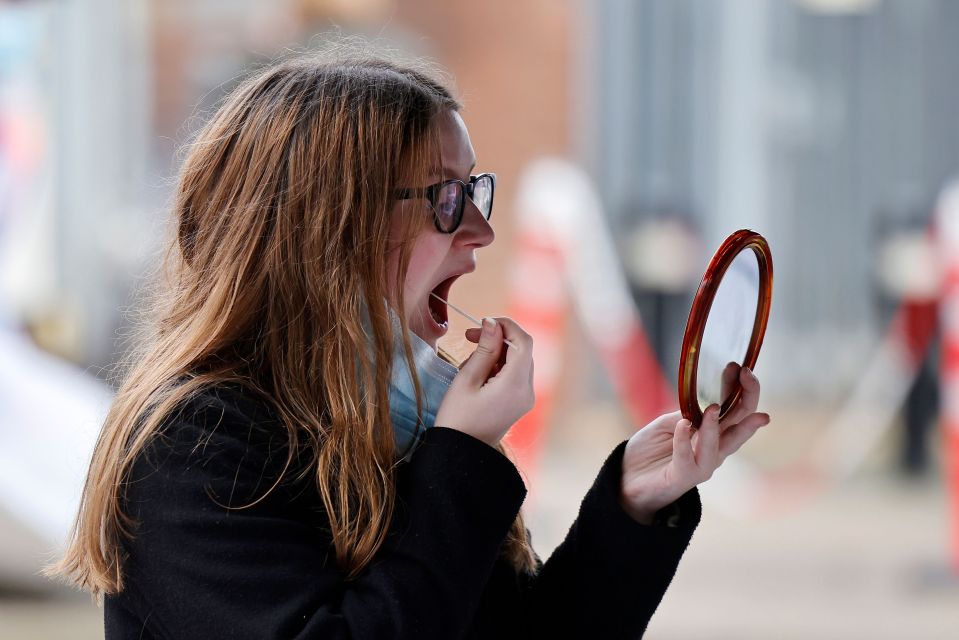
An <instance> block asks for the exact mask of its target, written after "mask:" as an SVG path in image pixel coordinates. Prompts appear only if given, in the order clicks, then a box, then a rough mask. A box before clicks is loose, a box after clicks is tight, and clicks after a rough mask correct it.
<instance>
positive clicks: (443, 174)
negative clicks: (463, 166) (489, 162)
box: [429, 160, 476, 180]
mask: <svg viewBox="0 0 959 640" xmlns="http://www.w3.org/2000/svg"><path fill="white" fill-rule="evenodd" d="M475 168H476V161H475V160H474V161H473V164H471V165H470V168H469V171H467V172H466V173H467V176H470V175H473V169H475ZM429 175H431V176H436V175H438V176H440V177H441V178H442V179H444V180H448V179H459V177H458V176H455V175H453V174H452V173H450V170H449V168H444V170H443V171H442V172H441V171H440V168H439V167H430V170H429Z"/></svg>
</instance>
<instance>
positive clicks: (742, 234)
mask: <svg viewBox="0 0 959 640" xmlns="http://www.w3.org/2000/svg"><path fill="white" fill-rule="evenodd" d="M742 251H753V252H755V254H756V259H757V261H758V262H759V300H758V301H757V304H756V319H755V321H754V323H753V332H752V337H751V338H750V340H749V347H748V349H747V350H746V357H745V358H744V359H743V362H742V363H741V365H742V366H746V367H749V368H750V369H753V368H754V367H755V366H756V360H757V358H759V350H760V349H761V348H762V345H763V337H764V336H765V335H766V324H767V323H768V322H769V309H770V306H771V305H772V295H773V258H772V254H771V253H770V251H769V243H768V242H766V239H765V238H764V237H763V236H761V235H760V234H758V233H756V232H755V231H750V230H749V229H741V230H739V231H737V232H735V233H733V234H732V235H730V236H729V237H728V238H726V240H725V241H724V242H723V244H722V245H721V246H720V247H719V249H718V250H717V251H716V254H715V255H714V256H713V259H712V260H711V261H710V262H709V266H708V267H707V268H706V273H705V274H704V275H703V280H702V282H701V283H700V284H699V290H698V291H697V292H696V297H695V298H694V299H693V305H692V307H691V308H690V310H689V319H688V320H687V322H686V334H685V336H684V337H683V352H682V355H681V356H680V359H679V407H680V410H681V411H682V413H683V417H684V418H686V419H687V420H689V421H690V422H692V423H693V426H694V427H698V426H699V424H700V423H701V422H702V420H703V412H702V409H701V408H700V406H699V399H698V396H697V393H696V371H697V369H698V367H699V351H700V349H699V348H700V344H701V343H702V341H703V332H704V331H705V330H706V319H707V318H708V317H709V310H710V308H711V307H712V304H713V298H715V297H716V291H717V290H718V289H719V283H720V282H721V281H722V279H723V276H724V275H725V273H726V269H728V268H729V265H730V264H732V262H733V260H734V259H735V258H736V256H738V255H739V254H740V252H742ZM742 391H743V390H742V385H741V384H740V383H739V380H738V378H737V380H736V386H735V389H734V390H733V392H732V393H731V394H730V395H729V397H728V398H726V400H725V401H724V402H723V405H722V407H721V409H720V414H719V417H720V420H722V419H723V418H725V417H726V415H727V414H728V413H729V411H730V410H731V409H732V408H733V407H735V406H736V403H737V402H739V398H740V397H741V396H742Z"/></svg>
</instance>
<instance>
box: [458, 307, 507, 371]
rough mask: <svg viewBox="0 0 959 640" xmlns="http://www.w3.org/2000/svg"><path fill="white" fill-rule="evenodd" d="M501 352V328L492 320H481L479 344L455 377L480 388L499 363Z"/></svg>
mask: <svg viewBox="0 0 959 640" xmlns="http://www.w3.org/2000/svg"><path fill="white" fill-rule="evenodd" d="M502 350H503V328H502V327H501V326H500V325H499V324H498V323H497V322H496V321H495V320H493V319H492V318H483V332H482V334H480V337H479V344H477V345H476V351H474V352H473V353H472V354H471V355H470V357H469V358H467V360H466V362H464V363H463V366H462V367H460V372H459V373H458V374H457V375H456V377H457V378H465V379H466V381H467V382H470V383H472V384H473V385H475V386H482V385H483V384H484V383H485V382H486V381H487V380H488V379H489V376H490V373H491V372H492V370H493V365H495V364H496V363H497V361H499V356H500V351H502Z"/></svg>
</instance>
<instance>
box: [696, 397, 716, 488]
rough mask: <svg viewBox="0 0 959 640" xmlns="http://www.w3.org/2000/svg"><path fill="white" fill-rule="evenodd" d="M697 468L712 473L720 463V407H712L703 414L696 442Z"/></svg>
mask: <svg viewBox="0 0 959 640" xmlns="http://www.w3.org/2000/svg"><path fill="white" fill-rule="evenodd" d="M696 445H697V447H696V466H698V467H699V468H700V470H702V471H704V472H706V473H712V471H713V469H715V468H716V466H717V465H718V463H719V405H718V404H713V405H710V406H709V408H708V409H706V412H705V413H704V414H703V422H702V424H701V425H699V437H698V438H697V440H696Z"/></svg>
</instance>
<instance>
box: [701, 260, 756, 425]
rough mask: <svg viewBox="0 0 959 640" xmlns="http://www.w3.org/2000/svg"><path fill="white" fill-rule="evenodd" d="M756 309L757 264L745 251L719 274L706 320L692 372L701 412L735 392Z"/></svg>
mask: <svg viewBox="0 0 959 640" xmlns="http://www.w3.org/2000/svg"><path fill="white" fill-rule="evenodd" d="M758 305H759V260H758V258H757V256H756V253H755V252H754V251H753V250H752V249H745V250H743V251H741V252H740V253H739V255H737V256H736V257H735V259H733V261H732V263H731V264H730V265H729V268H728V269H727V270H726V272H725V274H723V276H722V281H721V282H720V283H719V287H718V288H717V290H716V297H715V298H713V302H712V305H711V306H710V309H709V316H708V318H707V319H706V328H705V330H704V331H703V340H702V343H701V344H700V351H699V367H698V369H697V370H696V396H697V398H698V401H699V407H700V410H701V411H705V410H706V408H707V407H709V405H711V404H720V405H722V404H724V403H725V402H726V400H727V399H729V397H730V396H731V395H732V394H733V393H734V392H735V391H736V390H737V389H738V385H739V370H740V367H741V366H742V363H743V360H744V359H745V357H746V352H747V351H748V349H749V340H750V338H751V337H752V333H753V325H754V324H755V322H756V308H757V307H758Z"/></svg>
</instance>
